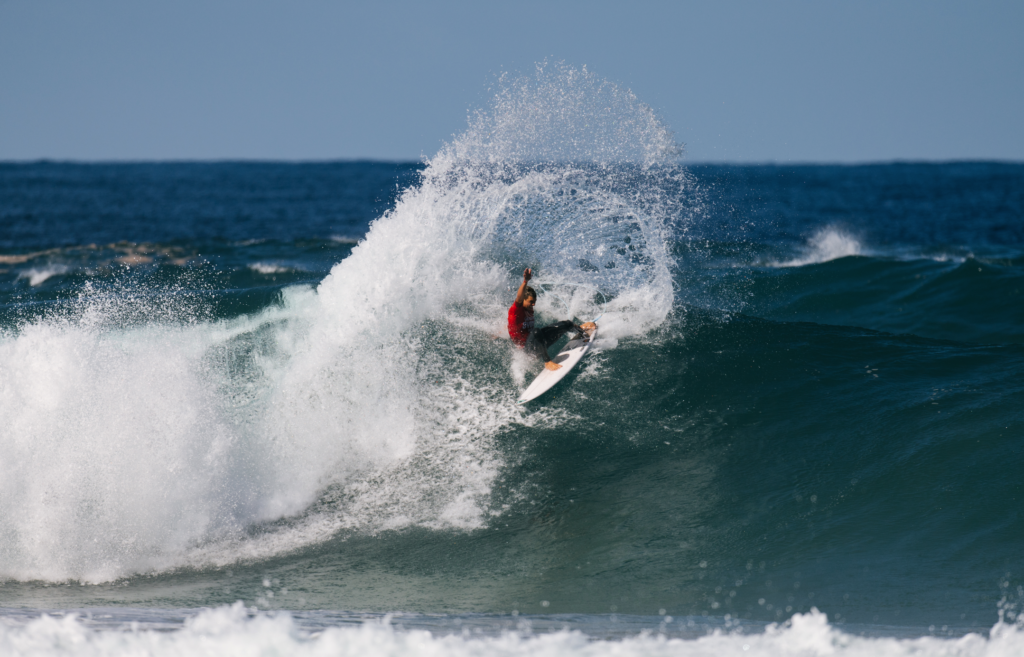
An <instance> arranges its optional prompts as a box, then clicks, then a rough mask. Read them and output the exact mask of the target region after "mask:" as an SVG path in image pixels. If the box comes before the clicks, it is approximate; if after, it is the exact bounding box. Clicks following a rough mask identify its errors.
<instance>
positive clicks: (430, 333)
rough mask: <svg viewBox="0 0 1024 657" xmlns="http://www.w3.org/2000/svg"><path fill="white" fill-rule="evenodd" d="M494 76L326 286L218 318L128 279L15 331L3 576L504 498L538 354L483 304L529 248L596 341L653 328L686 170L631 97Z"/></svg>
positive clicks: (318, 536) (455, 523)
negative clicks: (517, 343)
mask: <svg viewBox="0 0 1024 657" xmlns="http://www.w3.org/2000/svg"><path fill="white" fill-rule="evenodd" d="M503 84H507V90H506V92H503V93H500V94H498V95H497V97H496V98H497V99H496V101H495V104H494V106H493V107H492V108H490V110H488V111H482V112H480V113H477V114H476V115H474V117H473V119H472V121H471V123H470V126H469V128H468V129H467V131H466V132H465V133H464V134H463V135H461V136H459V137H457V138H456V139H455V140H454V141H453V142H452V143H451V144H448V145H447V146H446V147H445V148H443V149H442V150H441V152H439V153H438V154H437V155H436V156H435V157H434V158H432V159H431V160H430V162H429V163H428V166H427V168H426V170H425V171H424V172H423V174H422V180H421V184H420V185H418V186H415V187H411V188H409V189H407V190H406V191H405V192H404V193H403V194H402V195H401V196H400V198H399V199H398V200H397V202H396V204H395V207H394V208H393V209H392V210H391V211H389V212H387V213H385V214H384V215H383V216H382V217H380V218H378V219H377V220H376V221H374V222H373V224H372V225H371V227H370V230H369V232H368V234H367V235H366V237H365V239H363V240H362V241H360V242H359V243H358V244H357V245H356V246H354V247H353V248H352V250H351V254H350V255H349V256H348V257H346V258H345V259H344V260H342V261H341V262H340V263H338V264H336V265H335V266H334V267H333V268H332V270H331V272H330V274H329V275H328V276H327V277H326V278H325V279H323V280H322V281H321V282H320V283H319V285H317V286H316V288H315V289H310V288H308V287H304V286H295V287H289V288H285V289H284V290H283V291H282V292H281V294H280V297H279V299H278V302H277V303H275V304H273V305H271V306H269V307H266V308H264V310H262V311H260V312H256V313H253V314H251V315H246V316H242V317H237V318H235V319H232V320H222V321H216V320H211V319H210V317H209V316H208V314H204V309H203V307H202V306H199V307H198V308H197V307H196V305H195V303H194V302H193V300H192V298H191V296H190V293H188V292H187V290H186V291H182V290H178V289H170V290H167V291H165V292H163V293H160V294H153V293H151V292H150V291H149V290H147V289H145V287H140V286H138V284H137V283H133V280H134V279H132V280H125V281H124V282H121V283H118V284H111V285H109V286H106V287H104V288H103V289H100V288H98V287H96V288H94V287H92V286H88V287H87V288H86V289H85V290H84V291H83V293H82V294H81V295H79V297H78V298H77V299H75V300H72V301H69V302H68V303H67V304H65V305H64V306H62V308H63V309H64V310H63V311H61V312H55V315H54V316H53V317H49V318H46V319H39V320H36V321H30V322H27V323H25V324H24V325H22V326H19V327H18V328H17V329H16V330H13V331H10V332H8V333H5V334H3V335H0V367H3V373H4V375H3V376H2V377H0V449H2V451H3V452H4V454H5V458H4V459H3V461H2V462H0V482H2V484H0V485H2V489H0V514H2V515H3V517H4V518H5V523H4V526H3V528H2V530H0V553H2V554H3V555H4V559H3V561H2V563H0V578H3V579H15V580H32V579H39V580H47V581H66V580H76V581H81V582H93V583H95V582H106V581H111V580H116V579H118V578H123V577H127V576H131V575H133V574H138V573H153V572H165V571H167V570H173V569H176V568H183V567H191V568H206V567H210V566H219V565H224V564H230V563H233V562H236V561H239V560H252V559H266V558H271V557H274V556H280V555H285V554H289V553H291V552H294V551H296V550H300V549H303V548H305V547H307V546H309V545H311V544H315V543H318V542H322V541H325V540H327V539H329V538H331V536H335V535H338V534H339V533H340V532H345V531H348V532H362V533H370V534H372V533H374V532H381V531H395V530H400V529H403V528H408V527H420V528H427V529H431V530H452V531H468V530H473V529H480V528H483V527H485V526H486V525H487V523H488V521H489V520H490V519H491V518H492V517H494V516H495V514H497V515H500V514H501V512H502V507H501V506H496V505H497V502H496V499H497V498H498V497H500V496H496V495H495V491H494V484H495V482H496V481H497V480H498V478H499V476H500V475H501V473H502V472H503V469H504V467H505V463H506V455H505V454H504V453H503V452H502V450H501V449H500V448H499V445H498V437H499V435H500V433H501V432H502V430H504V429H505V428H507V427H510V426H513V425H517V424H521V423H526V422H529V420H526V419H524V411H522V410H521V409H518V408H516V407H515V406H514V405H513V404H511V403H510V402H511V400H513V399H514V398H515V396H516V388H517V386H518V385H521V383H520V381H522V379H523V378H524V377H525V370H523V371H522V372H520V373H519V374H518V375H517V374H516V367H517V366H516V365H514V364H513V363H514V362H516V361H515V357H514V355H513V351H512V350H511V349H510V347H509V345H508V343H507V342H492V341H491V339H490V337H489V335H487V333H485V332H482V331H480V330H479V329H478V328H474V327H473V326H472V324H473V323H474V322H476V323H479V322H481V321H483V322H487V323H494V322H500V320H501V318H503V317H504V316H505V314H506V311H507V307H508V304H509V303H510V301H511V297H510V292H509V288H510V286H512V285H514V283H515V281H516V280H517V279H518V277H520V276H521V272H522V270H523V268H524V267H527V266H531V267H533V268H534V269H535V270H536V271H537V279H536V281H537V283H538V284H543V283H545V282H546V283H547V286H546V287H545V289H546V290H548V292H547V293H543V294H541V299H540V300H539V303H538V311H539V313H540V314H541V315H545V316H560V317H564V316H565V314H566V313H567V314H569V315H570V316H573V315H576V316H581V317H594V316H597V315H598V314H601V315H602V320H601V321H602V336H603V337H604V338H606V341H605V342H604V347H605V349H609V348H611V346H612V345H614V344H615V340H620V339H625V338H629V337H634V336H641V335H644V334H645V333H647V332H649V331H651V330H652V329H654V328H657V327H658V326H660V325H662V324H663V323H664V322H665V320H666V318H667V317H668V315H669V313H670V311H671V308H672V306H673V302H674V293H673V289H672V280H671V274H670V269H671V266H672V262H671V258H670V256H669V254H668V253H667V250H666V246H665V239H666V234H667V231H668V223H669V222H671V221H673V220H674V205H673V203H674V201H673V200H672V199H673V198H674V197H673V196H672V195H671V193H669V191H666V189H665V187H666V186H668V187H669V188H670V190H671V191H673V192H674V191H676V190H678V186H679V185H680V184H685V182H686V177H685V174H684V173H683V172H682V170H681V169H679V168H678V166H677V165H676V163H675V159H674V158H675V157H676V155H677V149H676V148H675V145H674V142H673V141H672V140H671V136H670V135H669V134H668V132H667V131H666V130H665V129H664V127H663V126H661V124H660V123H659V122H658V120H657V118H656V117H655V115H654V114H653V112H652V111H651V110H650V109H649V108H647V107H646V106H644V105H642V104H641V103H639V102H638V101H637V100H636V98H635V97H633V96H632V94H630V93H628V92H626V91H623V90H620V89H618V88H616V87H614V86H613V85H610V84H608V83H606V82H604V81H602V80H600V79H598V78H596V77H595V76H593V75H591V74H589V73H587V72H586V71H585V70H584V71H578V70H574V69H571V68H569V67H566V66H561V65H553V66H550V67H545V68H541V69H539V70H538V72H537V74H536V76H535V77H531V78H520V79H515V80H507V82H505V83H503ZM609 107H612V108H613V109H614V111H613V112H612V113H611V115H609V114H608V108H609ZM620 114H621V115H622V116H619V115H620ZM545 117H546V118H545ZM620 119H621V120H620ZM625 119H628V121H625ZM581 126H590V127H589V128H587V129H585V130H581V128H580V127H581ZM531 130H533V131H536V134H538V135H539V134H541V133H542V135H543V136H542V138H541V137H538V138H537V139H533V140H531V139H527V140H523V139H522V135H523V134H526V133H529V132H530V131H531ZM566 149H568V150H566ZM567 156H571V157H572V160H573V161H572V162H569V161H564V160H563V159H562V158H563V157H567ZM634 160H635V162H633V161H634ZM630 162H633V163H632V164H631V163H630ZM253 246H259V245H253ZM106 248H107V250H108V251H112V252H113V253H114V254H116V256H117V257H120V258H123V259H124V258H127V259H130V261H131V262H136V263H141V262H145V261H147V259H153V258H156V257H161V256H166V255H167V253H168V249H167V248H164V247H160V246H158V245H150V244H134V243H124V244H121V243H118V244H112V245H110V246H109V247H106ZM261 262H263V264H264V265H266V264H268V262H267V261H261ZM595 290H599V291H600V292H601V294H599V295H598V294H595ZM461 320H467V321H461ZM476 341H480V342H479V343H477V342H476ZM467 343H469V344H474V345H476V346H475V347H474V350H473V352H472V354H467V353H466V351H465V350H464V348H463V345H465V344H467ZM538 417H543V414H539V415H538Z"/></svg>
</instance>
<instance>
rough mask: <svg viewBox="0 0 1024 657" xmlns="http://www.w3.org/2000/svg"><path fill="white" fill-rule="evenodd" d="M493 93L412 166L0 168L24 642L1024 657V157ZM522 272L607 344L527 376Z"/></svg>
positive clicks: (165, 650)
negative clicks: (951, 158) (777, 148)
mask: <svg viewBox="0 0 1024 657" xmlns="http://www.w3.org/2000/svg"><path fill="white" fill-rule="evenodd" d="M502 85H503V86H501V87H500V88H499V89H498V91H497V92H496V93H495V95H494V98H493V99H492V104H491V105H490V106H489V107H486V108H484V109H482V110H480V111H478V112H476V113H473V114H471V115H470V120H469V125H468V127H467V128H466V130H465V132H464V133H462V134H461V135H458V136H456V137H453V139H452V141H451V142H450V143H448V144H446V145H445V146H444V147H443V148H442V149H441V150H440V151H439V152H438V153H436V154H434V155H433V156H431V157H430V158H428V159H426V160H424V161H423V162H407V163H388V162H320V163H288V162H166V163H146V162H141V163H66V162H31V163H16V162H8V163H0V227H2V230H0V653H2V654H5V655H63V654H76V655H91V654H97V655H99V654H104V655H122V654H124V655H127V654H133V655H134V654H148V655H172V654H173V655H177V654H239V655H250V654H251V655H257V654H259V655H270V654H296V655H304V654H309V655H334V654H339V655H348V654H359V655H385V654H387V655H418V654H452V655H463V654H465V655H476V654H502V655H521V654H531V655H532V654H558V655H612V654H614V655H710V654H714V655H730V654H737V655H740V654H742V655H819V654H820V655H825V654H829V655H832V654H838V655H911V654H913V655H1010V654H1022V653H1024V626H1022V624H1021V623H1019V622H1018V617H1017V614H1018V611H1020V609H1021V602H1022V600H1024V559H1022V557H1021V555H1022V546H1024V518H1022V516H1021V506H1022V502H1024V489H1022V484H1021V481H1022V479H1021V476H1022V472H1024V164H1019V163H1000V162H949V163H913V162H905V163H902V162H897V163H879V164H864V165H820V164H805V165H710V164H699V163H695V164H688V163H687V161H686V160H685V157H683V151H682V150H681V148H680V146H679V144H678V143H677V138H676V136H675V135H673V134H672V133H671V132H670V130H669V129H668V128H667V127H666V126H664V125H663V124H662V123H661V122H660V121H659V119H658V117H657V115H656V113H655V112H653V111H652V110H651V109H650V108H648V107H647V106H646V105H644V104H643V103H642V102H641V101H640V100H639V99H637V98H636V97H635V96H633V94H631V93H630V92H628V91H625V90H622V89H620V88H617V87H615V86H614V85H611V84H609V83H607V82H605V81H603V80H601V79H599V78H597V77H595V76H594V75H592V74H590V73H587V72H586V71H578V70H573V69H570V68H567V67H559V66H552V67H548V68H547V69H543V70H539V71H538V73H537V75H536V76H535V77H529V78H518V79H509V80H504V79H503V80H502ZM525 267H532V268H533V269H534V272H535V279H534V282H535V287H537V289H538V290H539V292H540V298H539V301H538V317H539V319H540V322H541V323H546V322H554V321H557V320H561V319H565V318H567V317H572V318H576V319H577V320H580V321H585V320H590V319H595V318H596V319H597V322H598V324H599V325H600V326H601V334H600V337H599V339H598V340H597V341H596V344H595V345H594V348H593V349H592V351H591V352H590V353H589V354H588V355H587V356H586V358H585V359H584V361H583V362H582V363H581V365H580V366H579V367H578V368H577V370H575V371H574V372H573V373H571V374H570V375H569V376H568V377H567V378H566V380H564V381H563V382H562V383H561V384H559V386H558V387H556V388H555V389H554V390H553V391H551V392H550V393H548V394H547V395H545V396H544V397H541V398H540V399H538V400H537V401H535V402H532V403H530V404H527V405H525V406H517V405H516V404H515V400H516V398H517V396H518V394H519V393H520V392H521V391H522V390H523V389H524V388H525V386H526V385H527V384H528V382H529V381H530V379H531V377H532V376H533V375H534V374H536V373H537V371H538V370H539V367H540V366H539V363H537V362H535V361H531V360H530V359H528V358H526V357H524V356H523V354H522V353H521V352H520V351H518V350H516V349H515V348H514V347H513V346H512V345H511V343H510V342H509V340H508V339H507V332H506V329H505V318H506V312H507V308H508V306H509V304H510V303H511V302H512V299H513V298H514V296H515V289H516V287H517V286H518V283H519V281H520V280H521V276H522V270H523V269H524V268H525ZM1022 622H1024V618H1022Z"/></svg>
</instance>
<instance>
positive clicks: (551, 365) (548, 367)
mask: <svg viewBox="0 0 1024 657" xmlns="http://www.w3.org/2000/svg"><path fill="white" fill-rule="evenodd" d="M544 369H546V370H551V371H552V372H554V371H555V370H560V369H562V366H561V365H559V364H558V363H556V362H555V361H553V360H549V361H548V362H546V363H544Z"/></svg>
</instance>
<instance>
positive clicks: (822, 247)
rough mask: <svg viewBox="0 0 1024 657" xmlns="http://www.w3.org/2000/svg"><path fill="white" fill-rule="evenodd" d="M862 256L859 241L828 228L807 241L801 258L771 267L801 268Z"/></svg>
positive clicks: (830, 227)
mask: <svg viewBox="0 0 1024 657" xmlns="http://www.w3.org/2000/svg"><path fill="white" fill-rule="evenodd" d="M864 254H865V252H864V249H863V247H862V246H861V243H860V240H858V239H857V238H856V237H854V236H852V235H850V234H849V233H847V232H846V231H844V230H842V229H839V228H835V227H832V226H829V227H826V228H822V229H820V230H818V231H817V232H816V233H814V235H812V236H811V237H810V238H809V239H808V240H807V244H806V246H805V247H804V253H803V255H802V256H799V257H797V258H793V259H792V260H787V261H785V262H777V263H773V264H772V265H771V266H773V267H803V266H804V265H817V264H821V263H823V262H829V261H830V260H838V259H839V258H846V257H848V256H857V255H864Z"/></svg>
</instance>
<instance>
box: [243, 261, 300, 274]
mask: <svg viewBox="0 0 1024 657" xmlns="http://www.w3.org/2000/svg"><path fill="white" fill-rule="evenodd" d="M249 269H251V270H253V271H254V272H256V273H257V274H266V275H270V274H283V273H285V272H288V271H292V269H291V268H290V267H285V266H283V265H279V264H275V263H273V262H254V263H252V264H250V265H249Z"/></svg>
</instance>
